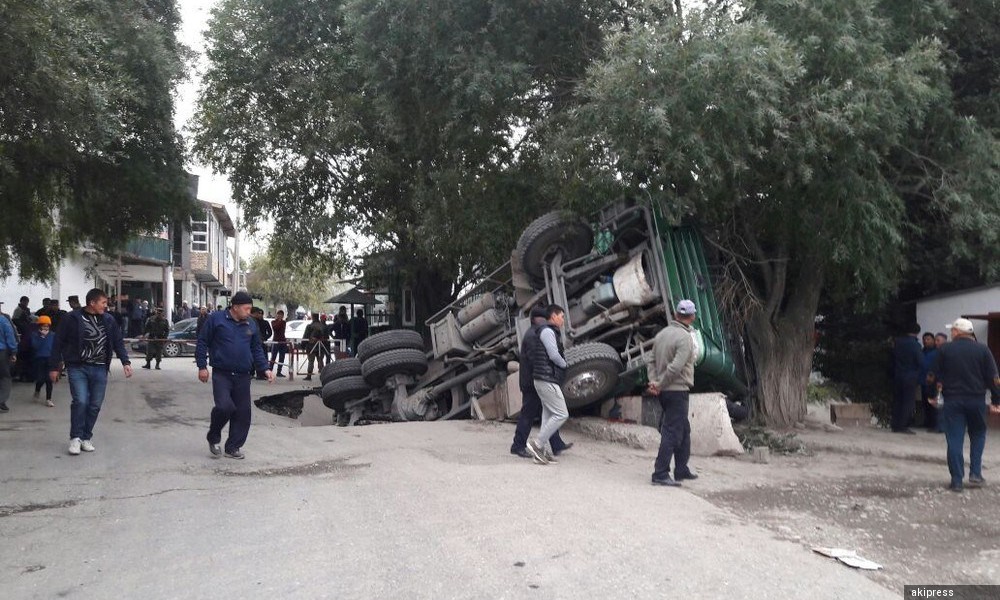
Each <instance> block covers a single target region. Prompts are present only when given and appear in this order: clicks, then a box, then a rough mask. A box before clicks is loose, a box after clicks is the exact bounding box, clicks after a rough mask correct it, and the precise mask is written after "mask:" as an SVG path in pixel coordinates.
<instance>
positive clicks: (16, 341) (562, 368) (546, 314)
mask: <svg viewBox="0 0 1000 600" xmlns="http://www.w3.org/2000/svg"><path fill="white" fill-rule="evenodd" d="M109 301H110V299H109V298H108V296H107V294H105V293H104V292H103V291H102V290H100V289H92V290H90V291H89V292H88V293H87V295H86V303H85V304H84V305H81V304H80V302H79V298H78V297H77V296H70V297H69V298H67V303H68V305H69V307H70V309H71V310H70V311H66V310H62V309H61V308H60V306H59V302H58V300H54V299H50V298H46V299H45V300H44V301H43V303H42V304H43V305H42V308H40V309H39V310H37V311H34V312H32V310H31V308H30V306H29V302H30V300H29V298H27V297H22V298H21V299H20V302H19V304H18V306H17V308H16V309H15V310H14V313H13V315H11V316H9V317H8V316H7V315H4V314H2V313H0V412H7V411H9V407H8V406H7V400H8V398H9V396H10V393H11V382H12V381H13V379H14V378H18V379H20V380H22V381H31V382H33V383H34V384H35V392H34V397H35V398H36V399H39V400H40V394H41V391H42V389H43V388H44V389H45V402H46V404H47V406H50V407H51V406H53V405H54V404H53V402H52V389H53V388H52V386H53V384H54V383H56V382H58V381H59V378H60V377H61V376H62V375H63V374H65V375H66V376H67V378H68V380H69V385H70V394H71V397H72V402H71V406H70V445H69V453H70V454H74V455H76V454H80V452H92V451H94V445H93V443H92V442H91V439H92V436H93V428H94V425H95V423H96V420H97V417H98V414H99V413H100V409H101V404H102V403H103V400H104V390H105V388H106V385H107V377H108V371H109V370H110V365H111V362H112V358H113V356H117V357H118V359H119V360H120V361H121V363H122V366H123V368H124V370H125V376H126V377H131V376H132V367H131V362H130V361H129V357H128V352H127V351H126V349H125V345H124V340H125V337H126V335H125V332H126V331H132V332H135V334H136V335H143V336H145V338H146V339H147V351H146V363H145V365H144V366H143V368H145V369H150V368H154V367H153V365H154V363H155V368H156V369H159V368H160V361H161V360H162V357H163V356H162V351H163V341H164V340H165V339H166V337H167V334H168V332H169V328H170V325H169V322H168V321H167V319H166V317H165V315H164V313H163V309H162V308H156V309H154V310H153V311H152V312H150V313H147V312H146V311H147V310H148V302H142V303H140V302H135V303H132V304H131V306H130V309H131V310H130V311H115V312H112V311H109V310H108V307H109ZM697 312H698V311H697V307H696V306H695V304H694V303H693V302H692V301H690V300H682V301H680V302H679V303H678V304H677V305H676V306H675V307H674V311H673V318H672V319H671V320H670V322H669V324H668V326H667V327H665V328H663V329H662V330H661V331H660V332H659V333H658V334H657V336H656V337H655V339H654V342H653V348H652V352H651V355H650V361H649V364H648V365H647V372H648V379H649V384H648V388H647V392H648V393H649V394H650V395H652V396H654V397H656V398H657V399H658V401H659V403H660V406H661V409H662V419H661V424H660V433H661V443H660V448H659V452H658V454H657V458H656V462H655V463H654V469H653V474H652V477H651V481H652V483H653V484H654V485H662V486H671V487H676V486H679V485H680V482H681V481H683V480H685V479H697V477H698V476H697V474H695V473H694V472H693V471H692V470H691V469H690V467H689V465H688V460H689V457H690V449H691V426H690V422H689V420H688V404H689V391H690V389H691V387H692V385H693V383H694V361H695V354H696V353H695V348H694V342H693V339H692V332H693V323H694V321H695V319H696V315H697ZM147 314H148V315H149V316H147V317H146V318H145V320H144V321H143V320H142V319H143V316H144V315H147ZM193 314H194V313H193V312H191V309H189V308H188V307H187V305H186V303H183V304H182V305H181V307H180V308H179V309H178V311H175V313H174V316H175V318H178V319H179V318H191V317H190V316H187V315H193ZM284 316H285V315H284V311H280V310H279V311H278V312H277V314H276V316H275V318H274V319H273V320H272V321H268V320H267V319H265V318H264V312H263V310H261V309H260V308H256V307H254V306H253V304H252V299H251V297H250V296H249V294H247V293H246V292H237V293H236V294H234V295H233V297H232V300H231V303H230V306H229V307H228V308H226V309H222V307H219V310H215V311H212V312H209V311H208V309H207V307H199V310H198V313H197V318H198V324H197V330H198V342H197V348H196V352H195V362H196V363H197V365H198V378H199V379H200V380H201V381H203V382H208V381H209V380H210V379H211V381H212V383H213V386H212V389H213V397H214V399H215V408H213V410H212V415H211V425H210V428H209V433H208V443H209V450H210V453H211V455H212V456H213V457H218V456H223V455H225V456H227V457H230V458H243V453H242V450H241V448H242V446H243V444H244V443H245V441H246V437H247V433H248V432H249V427H250V392H249V389H250V388H249V381H250V379H251V378H252V377H253V376H254V375H255V374H256V376H257V377H258V378H259V379H266V380H268V381H274V378H275V377H276V376H277V377H283V376H284V375H283V374H282V373H281V370H282V368H283V367H284V360H285V356H286V353H287V352H288V350H289V347H288V345H289V343H290V342H289V341H288V338H287V331H286V326H287V322H286V321H285V319H284ZM530 316H531V328H530V329H529V330H528V331H527V332H526V334H525V335H524V337H523V339H522V344H521V348H520V358H521V361H520V362H521V366H520V373H519V385H520V389H521V392H522V395H523V406H522V410H521V413H520V417H519V420H518V424H517V427H516V429H515V433H514V439H513V443H512V445H511V448H510V451H511V453H512V454H516V455H519V456H523V457H530V458H533V459H534V460H535V462H537V463H539V464H543V465H544V464H553V463H557V462H558V459H557V457H558V456H559V455H560V454H561V453H562V452H565V451H566V450H568V449H569V448H570V447H572V443H566V442H564V441H563V440H562V438H561V437H560V436H559V429H560V427H562V425H563V424H564V423H565V422H566V420H567V418H568V416H569V413H568V410H567V406H566V400H565V397H564V396H563V392H562V384H563V382H564V379H565V375H566V369H567V363H566V358H565V350H564V347H563V343H562V333H561V329H562V326H563V322H564V319H565V310H564V309H563V308H562V307H560V306H558V305H555V304H553V305H549V306H547V307H544V308H543V307H536V308H534V309H532V311H531V314H530ZM135 323H139V325H135ZM949 328H950V339H949V336H948V335H945V334H944V333H937V334H934V333H931V332H925V333H924V334H923V335H922V336H921V329H920V327H919V326H917V325H916V324H914V325H913V326H912V327H910V328H909V330H908V334H907V335H904V336H901V337H899V338H897V339H896V340H895V342H894V344H893V350H892V366H893V402H892V412H891V419H890V426H891V429H892V431H893V432H896V433H909V434H912V433H913V431H912V429H910V425H911V423H912V422H913V419H914V414H915V407H916V403H917V401H918V399H919V401H920V402H921V403H922V405H923V408H924V415H925V417H924V425H925V426H926V427H927V428H928V431H935V432H943V433H944V434H945V438H946V441H947V457H948V468H949V472H950V474H951V483H950V485H949V489H951V490H953V491H962V489H963V487H964V485H966V477H965V475H966V473H965V464H964V459H963V454H962V447H963V443H964V438H965V435H966V434H968V436H969V440H970V460H969V463H970V464H969V470H968V479H967V485H969V486H979V485H982V484H983V483H984V479H983V475H982V455H983V449H984V447H985V442H986V415H987V410H991V411H993V412H996V413H1000V375H998V372H997V365H996V362H995V360H994V358H993V355H992V353H991V352H990V350H989V349H988V348H987V347H986V346H984V345H983V344H980V343H978V342H977V341H976V339H975V332H974V329H973V326H972V323H971V322H970V321H968V320H967V319H963V318H960V319H956V320H955V321H954V322H953V323H951V324H950V325H949ZM367 336H368V322H367V320H366V319H365V317H364V311H363V310H358V311H357V313H356V314H355V316H354V317H353V318H349V317H348V314H347V308H346V307H341V310H340V312H339V313H338V314H337V315H336V316H335V317H334V318H333V320H332V322H331V323H326V322H325V320H324V319H323V318H322V317H321V315H320V314H319V313H313V314H312V320H311V322H310V323H309V325H308V326H307V327H306V329H305V333H304V335H303V340H302V342H301V343H302V344H303V349H304V350H305V351H306V352H307V355H308V372H307V375H306V377H305V379H306V380H311V379H312V373H313V371H314V367H315V366H316V364H317V363H318V365H319V368H320V369H322V368H323V366H324V365H325V363H326V362H327V359H328V358H329V357H330V356H331V348H330V344H331V341H333V342H335V343H337V345H338V347H341V348H344V349H345V350H346V353H347V354H353V353H354V352H355V350H356V348H357V346H358V345H359V344H360V343H361V342H362V341H363V340H364V339H365V338H366V337H367ZM130 337H131V336H130ZM268 341H270V342H271V351H270V357H268V352H267V346H266V343H267V342H268ZM209 360H211V366H212V371H211V373H209V370H208V366H209ZM275 365H277V373H276V374H275V373H273V369H274V367H275ZM988 392H989V393H990V394H991V399H992V402H991V403H992V406H991V407H990V408H989V409H987V405H986V402H985V397H986V394H987V393H988ZM539 417H540V419H541V426H540V428H539V431H538V433H537V435H536V436H535V437H534V438H529V434H530V431H531V426H532V423H533V422H534V421H535V420H536V419H538V418H539ZM226 424H228V425H229V437H228V439H227V440H226V442H225V444H224V445H223V444H222V440H221V431H222V428H223V427H224V426H225V425H226ZM671 464H672V465H673V469H671ZM671 471H672V476H671Z"/></svg>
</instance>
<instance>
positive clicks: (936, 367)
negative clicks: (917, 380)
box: [931, 337, 1000, 404]
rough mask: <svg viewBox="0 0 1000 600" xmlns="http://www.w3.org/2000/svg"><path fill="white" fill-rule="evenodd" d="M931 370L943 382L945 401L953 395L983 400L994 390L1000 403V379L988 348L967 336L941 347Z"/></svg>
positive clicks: (996, 402) (996, 399) (994, 395)
mask: <svg viewBox="0 0 1000 600" xmlns="http://www.w3.org/2000/svg"><path fill="white" fill-rule="evenodd" d="M931 373H933V375H934V377H935V379H936V380H937V381H938V383H940V384H941V388H942V394H943V395H944V401H945V403H946V404H947V402H948V399H949V398H952V397H960V396H971V397H978V398H980V399H982V398H984V397H985V396H986V390H990V391H991V395H992V402H993V404H1000V389H998V388H1000V381H997V365H996V361H994V360H993V355H992V354H990V350H989V348H987V347H986V346H984V345H982V344H980V343H978V342H976V341H974V340H972V339H970V338H966V337H960V338H957V339H956V340H955V341H953V342H950V343H948V344H945V345H944V346H941V349H940V350H938V353H937V357H935V360H934V364H933V365H932V366H931Z"/></svg>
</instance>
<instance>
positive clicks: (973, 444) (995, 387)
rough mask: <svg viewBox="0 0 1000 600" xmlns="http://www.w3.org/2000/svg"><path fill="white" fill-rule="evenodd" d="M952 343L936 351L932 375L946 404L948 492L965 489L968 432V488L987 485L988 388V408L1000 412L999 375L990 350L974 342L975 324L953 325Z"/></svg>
mask: <svg viewBox="0 0 1000 600" xmlns="http://www.w3.org/2000/svg"><path fill="white" fill-rule="evenodd" d="M951 340H952V341H951V343H949V344H945V345H944V346H942V347H941V348H940V349H939V350H938V354H937V357H936V358H935V360H934V365H933V366H932V367H931V373H932V374H933V376H934V380H935V381H937V388H938V390H939V391H940V392H941V395H942V396H944V398H945V402H944V406H943V407H942V410H941V415H940V418H941V419H942V420H943V422H944V433H945V440H947V442H948V472H949V473H950V474H951V484H950V485H949V486H948V489H949V490H951V491H953V492H961V491H962V480H963V479H964V478H965V461H964V459H963V457H962V446H963V444H964V439H965V430H966V428H968V430H969V487H979V486H981V485H983V483H985V482H984V481H983V449H984V448H985V447H986V390H990V392H991V403H992V405H993V406H992V407H991V408H990V410H991V411H993V412H1000V377H998V376H997V364H996V361H995V360H993V355H992V354H991V353H990V351H989V349H988V348H987V347H986V346H984V345H982V344H980V343H978V342H976V341H975V339H974V333H973V328H972V322H971V321H969V320H968V319H955V322H954V323H952V324H951Z"/></svg>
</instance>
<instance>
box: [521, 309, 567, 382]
mask: <svg viewBox="0 0 1000 600" xmlns="http://www.w3.org/2000/svg"><path fill="white" fill-rule="evenodd" d="M545 328H549V329H551V330H552V331H553V332H555V334H556V345H557V346H558V347H559V354H560V355H561V356H564V357H565V356H566V351H565V350H564V349H563V343H562V335H561V334H560V332H559V328H558V327H556V326H555V325H552V324H550V323H542V324H540V325H536V326H534V327H532V328H531V330H532V331H533V332H534V337H535V340H536V343H535V344H534V345H533V346H532V348H531V354H529V355H527V358H528V362H530V363H531V376H532V379H537V380H539V381H548V382H549V383H554V384H556V385H562V383H563V381H564V380H565V379H566V369H563V368H561V367H559V366H557V365H556V364H554V363H553V362H552V360H551V359H549V354H548V352H546V351H545V345H544V344H542V340H541V339H540V337H539V336H541V335H542V330H543V329H545Z"/></svg>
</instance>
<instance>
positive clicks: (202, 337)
mask: <svg viewBox="0 0 1000 600" xmlns="http://www.w3.org/2000/svg"><path fill="white" fill-rule="evenodd" d="M211 330H212V327H211V317H209V318H206V319H205V321H204V322H203V323H202V326H201V331H199V332H198V342H197V343H196V344H195V346H194V362H195V363H197V365H198V370H199V371H204V370H206V369H208V347H209V346H210V345H211V343H212V333H211Z"/></svg>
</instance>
